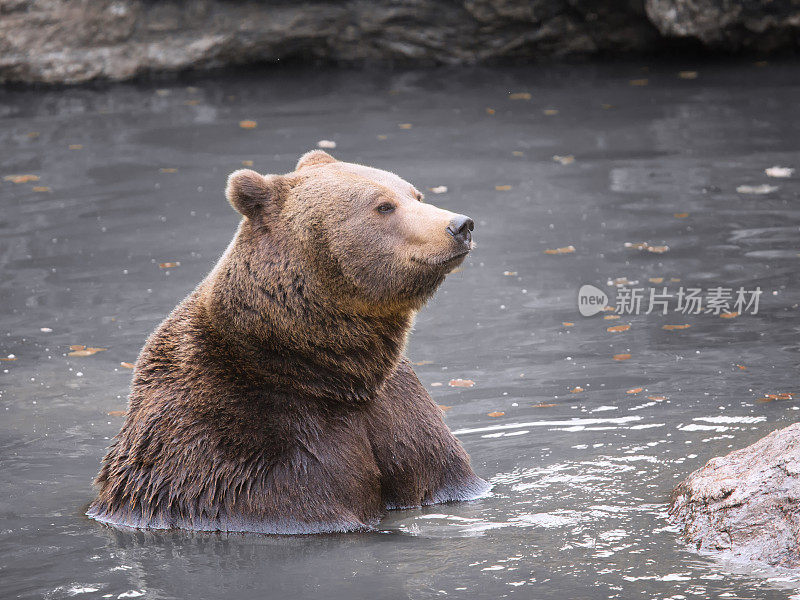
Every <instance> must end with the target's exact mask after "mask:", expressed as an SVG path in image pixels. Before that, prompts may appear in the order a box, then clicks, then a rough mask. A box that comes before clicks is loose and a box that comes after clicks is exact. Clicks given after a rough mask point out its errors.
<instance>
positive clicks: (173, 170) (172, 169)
mask: <svg viewBox="0 0 800 600" xmlns="http://www.w3.org/2000/svg"><path fill="white" fill-rule="evenodd" d="M159 171H161V172H162V173H177V172H178V169H176V168H175V167H166V168H164V169H159Z"/></svg>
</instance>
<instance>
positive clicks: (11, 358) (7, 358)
mask: <svg viewBox="0 0 800 600" xmlns="http://www.w3.org/2000/svg"><path fill="white" fill-rule="evenodd" d="M0 360H2V361H3V362H14V361H15V360H17V357H16V356H14V355H13V354H9V355H8V356H6V357H4V358H0Z"/></svg>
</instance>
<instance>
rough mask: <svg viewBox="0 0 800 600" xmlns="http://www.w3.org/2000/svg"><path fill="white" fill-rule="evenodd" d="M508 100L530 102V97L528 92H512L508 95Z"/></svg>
mask: <svg viewBox="0 0 800 600" xmlns="http://www.w3.org/2000/svg"><path fill="white" fill-rule="evenodd" d="M508 99H509V100H530V99H531V95H530V94H529V93H528V92H514V93H513V94H509V95H508Z"/></svg>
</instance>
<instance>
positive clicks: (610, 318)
mask: <svg viewBox="0 0 800 600" xmlns="http://www.w3.org/2000/svg"><path fill="white" fill-rule="evenodd" d="M603 319H605V320H606V321H613V320H615V319H619V315H603Z"/></svg>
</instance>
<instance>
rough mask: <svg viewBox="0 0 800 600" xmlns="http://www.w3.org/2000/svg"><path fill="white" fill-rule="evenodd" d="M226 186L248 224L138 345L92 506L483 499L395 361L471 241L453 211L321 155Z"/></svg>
mask: <svg viewBox="0 0 800 600" xmlns="http://www.w3.org/2000/svg"><path fill="white" fill-rule="evenodd" d="M226 193H227V197H228V200H229V201H230V203H231V204H232V205H233V207H234V208H236V210H238V211H239V212H240V213H241V214H242V215H243V217H244V218H243V219H242V222H241V224H240V226H239V229H238V231H237V233H236V236H235V237H234V239H233V241H232V242H231V244H230V246H229V247H228V249H227V250H226V252H225V254H224V255H223V256H222V258H221V259H220V260H219V262H218V263H217V265H216V267H215V268H214V269H213V271H212V272H211V273H210V274H209V275H208V276H207V277H206V279H205V280H204V281H203V282H201V283H200V284H199V285H198V287H197V288H196V289H195V290H194V291H193V292H192V293H191V294H190V295H189V296H188V297H187V298H186V299H185V300H184V301H183V302H181V303H180V304H179V305H178V306H177V307H176V308H175V309H174V310H173V312H172V313H171V314H170V315H169V317H167V319H166V320H165V321H164V322H163V323H162V324H161V325H160V326H159V327H158V329H157V330H156V331H155V332H154V333H153V334H152V335H151V336H150V338H149V339H148V340H147V343H146V344H145V346H144V348H143V350H142V352H141V354H140V356H139V359H138V361H137V363H136V368H135V371H134V377H133V384H132V392H131V396H130V402H129V407H128V413H127V418H126V421H125V424H124V425H123V427H122V430H121V431H120V433H119V434H118V436H117V437H116V439H115V441H114V442H113V444H112V446H111V447H110V449H109V450H108V453H107V455H106V457H105V458H104V460H103V464H102V468H101V471H100V473H99V475H98V476H97V480H96V483H97V485H98V486H99V493H98V496H97V498H96V499H95V501H94V502H93V503H92V504H91V506H90V508H89V510H88V513H87V514H88V515H89V516H91V517H93V518H95V519H97V520H99V521H103V522H106V523H110V524H115V525H122V526H129V527H140V528H156V529H158V528H185V529H194V530H209V531H215V530H220V531H254V532H264V533H312V532H325V531H351V530H357V529H363V528H368V527H370V526H373V525H375V524H376V523H377V522H378V520H379V519H380V517H381V515H382V514H383V512H384V511H385V510H386V509H391V508H399V507H411V506H419V505H423V504H431V503H436V502H445V501H449V500H464V499H469V498H474V497H475V496H477V495H480V494H482V493H483V492H485V491H486V490H487V489H488V484H487V483H486V482H485V481H483V480H482V479H480V478H478V477H477V476H476V475H475V474H474V473H473V471H472V469H471V468H470V465H469V458H468V456H467V455H466V453H465V452H464V450H463V448H462V447H461V445H460V444H459V442H458V441H457V440H456V439H455V437H454V436H453V435H452V434H451V433H450V431H449V430H448V428H447V426H446V425H445V424H444V422H443V420H442V417H441V411H440V410H439V409H438V407H437V406H436V405H435V404H434V403H433V401H432V400H431V398H430V396H429V395H428V393H427V392H426V391H425V389H424V387H423V386H422V385H421V384H420V382H419V380H418V379H417V377H416V375H415V374H414V371H413V370H412V368H411V366H410V364H409V363H408V361H407V359H405V358H403V356H402V353H403V348H404V346H405V341H406V336H407V333H408V331H409V329H410V327H411V324H412V320H413V317H414V314H415V311H416V310H418V309H419V308H420V307H421V306H422V304H423V303H424V302H425V300H426V299H427V298H429V297H430V295H431V294H432V293H433V292H434V290H435V289H436V288H437V286H438V285H439V284H440V283H441V282H442V281H443V279H444V277H445V275H446V274H447V273H448V272H449V271H450V270H452V269H453V268H454V267H455V266H457V265H458V264H459V263H460V262H461V261H462V260H463V258H464V255H465V254H466V252H467V251H468V250H469V248H470V246H471V238H470V236H469V234H468V233H465V234H463V235H461V236H457V235H453V233H452V232H451V231H447V226H448V224H450V223H451V222H453V219H454V218H458V217H461V216H460V215H453V214H452V213H449V212H447V211H444V210H441V209H438V208H436V207H433V206H430V205H427V204H424V203H422V202H421V195H420V194H419V192H417V190H416V189H414V187H413V186H411V185H410V184H409V183H407V182H405V181H403V180H402V179H400V178H399V177H397V176H396V175H394V174H392V173H388V172H386V171H379V170H377V169H371V168H368V167H363V166H360V165H354V164H349V163H342V162H338V161H336V160H335V159H334V158H333V157H331V156H330V155H328V154H326V153H324V152H321V151H314V152H310V153H308V154H306V155H305V156H304V157H302V158H301V159H300V162H299V163H298V165H297V168H296V169H295V171H294V172H292V173H289V174H287V175H282V176H279V175H270V176H262V175H259V174H258V173H255V172H253V171H247V170H243V171H237V172H236V173H233V174H232V175H231V177H230V178H229V182H228V188H227V191H226ZM387 206H391V207H392V209H391V210H386V208H387ZM462 218H463V217H462Z"/></svg>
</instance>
